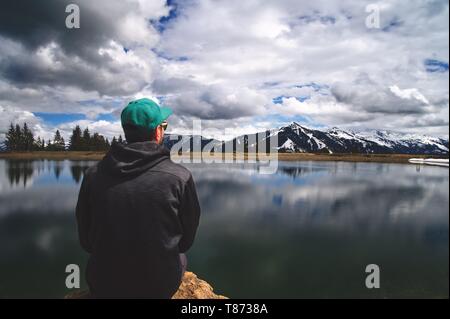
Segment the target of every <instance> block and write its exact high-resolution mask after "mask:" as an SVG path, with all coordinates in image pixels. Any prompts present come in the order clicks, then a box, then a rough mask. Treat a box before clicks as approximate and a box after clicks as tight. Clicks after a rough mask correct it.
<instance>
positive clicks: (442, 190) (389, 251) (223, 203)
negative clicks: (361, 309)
mask: <svg viewBox="0 0 450 319" xmlns="http://www.w3.org/2000/svg"><path fill="white" fill-rule="evenodd" d="M95 163H96V162H94V161H91V162H89V161H87V162H86V161H2V160H0V297H60V296H62V295H64V293H65V292H66V289H65V287H64V271H63V269H64V267H65V265H67V264H69V263H77V264H80V265H84V262H85V258H86V256H85V254H84V253H83V252H82V251H81V249H80V248H79V245H78V242H77V233H76V225H75V218H74V207H75V204H76V199H77V195H78V188H79V183H80V181H81V179H82V177H83V174H84V172H85V171H86V169H87V168H88V167H90V166H92V165H94V164H95ZM187 166H188V168H189V169H190V170H191V171H192V173H193V175H194V178H195V180H196V184H197V188H198V193H199V197H200V201H201V206H202V211H203V216H202V221H201V226H200V229H199V234H198V238H197V240H196V243H195V245H194V247H193V249H192V250H191V251H190V253H189V265H190V266H189V267H190V268H191V269H192V270H194V271H195V272H197V273H198V275H199V276H201V277H203V278H205V279H207V280H208V281H210V282H211V283H212V284H213V285H214V286H215V288H216V289H217V290H218V291H219V292H221V293H223V294H225V295H229V296H231V297H234V298H239V297H255V298H257V297H290V298H294V297H448V240H449V237H448V236H449V227H448V224H449V223H448V218H449V217H448V216H449V208H448V207H449V206H448V205H449V195H448V191H449V184H448V183H449V173H448V169H445V168H440V167H431V166H430V167H422V168H421V170H420V171H417V170H416V167H415V166H414V165H398V164H373V163H372V164H371V163H339V162H301V163H280V166H279V169H278V172H277V174H274V175H262V174H258V169H259V168H258V166H257V165H256V164H252V165H228V166H227V165H208V166H205V165H187ZM369 263H377V264H379V265H380V266H381V267H382V271H383V281H382V289H379V290H377V291H368V290H367V289H366V288H365V287H364V278H365V277H364V276H365V273H364V267H365V265H367V264H369Z"/></svg>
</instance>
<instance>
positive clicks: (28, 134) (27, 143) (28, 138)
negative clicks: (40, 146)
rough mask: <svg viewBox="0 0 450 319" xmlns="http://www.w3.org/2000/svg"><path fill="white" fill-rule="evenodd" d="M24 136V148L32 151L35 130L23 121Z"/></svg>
mask: <svg viewBox="0 0 450 319" xmlns="http://www.w3.org/2000/svg"><path fill="white" fill-rule="evenodd" d="M22 138H23V150H24V151H27V152H29V151H32V150H33V146H34V136H33V132H32V131H31V130H30V129H29V128H28V125H27V123H26V122H25V123H23V131H22Z"/></svg>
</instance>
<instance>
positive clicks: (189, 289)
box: [172, 271, 228, 299]
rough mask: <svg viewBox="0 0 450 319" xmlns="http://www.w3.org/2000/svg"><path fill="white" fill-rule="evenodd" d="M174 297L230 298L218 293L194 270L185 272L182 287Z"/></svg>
mask: <svg viewBox="0 0 450 319" xmlns="http://www.w3.org/2000/svg"><path fill="white" fill-rule="evenodd" d="M172 299H228V298H226V297H224V296H220V295H216V294H215V293H214V291H213V288H212V287H211V286H210V285H209V284H208V283H207V282H206V281H204V280H201V279H199V278H198V277H197V276H196V275H195V274H194V273H192V272H189V271H187V272H185V273H184V277H183V281H182V282H181V285H180V288H178V291H177V292H176V293H175V295H174V296H173V297H172Z"/></svg>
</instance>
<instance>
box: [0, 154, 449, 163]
mask: <svg viewBox="0 0 450 319" xmlns="http://www.w3.org/2000/svg"><path fill="white" fill-rule="evenodd" d="M104 155H105V153H104V152H23V153H22V152H13V153H0V158H4V159H31V160H32V159H49V160H64V159H68V160H101V159H102V158H103V156H104ZM184 156H186V157H191V158H201V154H200V153H193V154H192V153H191V154H187V155H184ZM216 156H219V158H220V155H219V154H217V155H216ZM225 157H226V158H228V159H231V158H234V159H236V158H238V159H245V160H246V159H247V155H244V154H231V153H228V154H222V159H223V158H225ZM413 157H414V158H448V156H429V155H408V154H312V153H280V154H278V160H280V161H340V162H374V163H408V160H409V159H410V158H413Z"/></svg>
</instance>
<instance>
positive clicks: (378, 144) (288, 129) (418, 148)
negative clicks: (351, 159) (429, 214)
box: [225, 122, 449, 155]
mask: <svg viewBox="0 0 450 319" xmlns="http://www.w3.org/2000/svg"><path fill="white" fill-rule="evenodd" d="M258 136H259V137H260V140H261V141H260V143H261V142H263V143H265V144H266V145H267V144H268V142H267V138H268V137H269V136H277V137H278V145H277V147H276V148H277V149H278V151H279V152H305V153H307V152H311V153H317V152H319V153H329V154H331V153H363V154H370V153H373V154H386V153H387V154H392V153H398V154H429V155H447V154H449V141H448V139H442V138H435V137H429V136H421V135H413V134H400V133H394V132H388V131H367V132H353V131H350V130H342V129H339V128H332V129H326V130H318V129H310V128H307V127H304V126H302V125H300V124H298V123H295V122H294V123H292V124H290V125H288V126H284V127H281V128H279V129H275V130H271V131H268V132H261V133H258ZM261 136H264V137H263V138H261ZM248 140H250V141H255V140H256V137H255V136H252V135H244V136H239V137H237V138H235V139H234V140H232V141H228V142H225V145H227V146H228V147H231V146H232V145H234V146H242V145H244V148H248V147H259V146H260V145H258V146H257V145H255V143H252V144H250V145H249V143H248ZM256 144H258V143H256ZM264 146H265V145H264ZM264 146H263V147H264Z"/></svg>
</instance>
